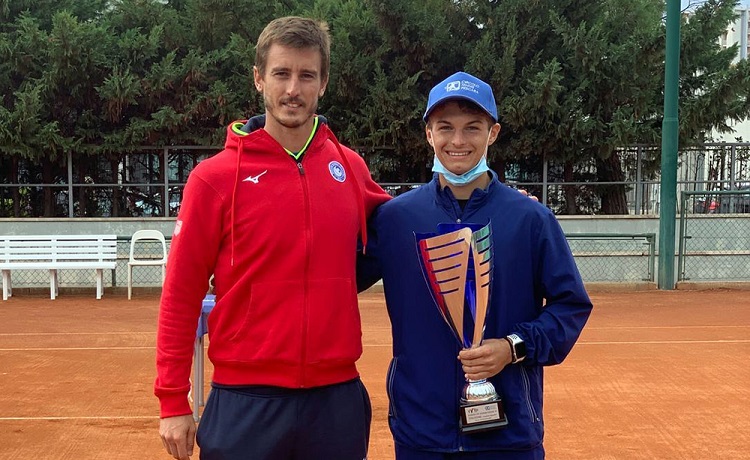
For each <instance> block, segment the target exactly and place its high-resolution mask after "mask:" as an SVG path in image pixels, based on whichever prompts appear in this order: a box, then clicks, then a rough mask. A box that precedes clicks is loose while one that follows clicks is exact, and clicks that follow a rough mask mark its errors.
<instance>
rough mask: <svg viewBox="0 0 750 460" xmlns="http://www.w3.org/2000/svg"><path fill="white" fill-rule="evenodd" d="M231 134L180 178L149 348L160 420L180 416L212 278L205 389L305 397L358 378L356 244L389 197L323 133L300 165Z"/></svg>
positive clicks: (257, 141)
mask: <svg viewBox="0 0 750 460" xmlns="http://www.w3.org/2000/svg"><path fill="white" fill-rule="evenodd" d="M239 123H242V122H239ZM235 125H237V123H233V124H232V125H230V127H229V128H228V130H227V131H228V134H227V140H226V143H225V149H224V150H223V151H222V152H220V153H218V154H217V155H215V156H213V157H211V158H209V159H206V160H204V161H202V162H201V163H200V164H198V166H197V167H196V168H195V169H194V170H193V171H192V173H191V174H190V176H189V178H188V181H187V184H186V186H185V190H184V194H183V200H182V204H181V208H180V213H179V216H178V220H177V223H176V226H175V230H174V235H173V237H172V245H171V249H170V253H169V259H168V263H167V276H166V280H165V283H164V287H163V291H162V297H161V305H160V310H159V321H158V329H157V341H156V367H157V378H156V382H155V385H154V393H155V394H156V396H157V397H158V398H159V401H160V405H161V416H162V417H171V416H177V415H184V414H189V413H191V409H190V405H189V403H188V398H187V396H188V392H189V390H190V382H189V378H190V369H191V364H192V352H193V343H194V340H195V333H196V328H197V325H198V318H199V315H200V309H201V300H202V299H203V297H204V296H205V294H206V292H207V288H208V280H209V277H210V276H211V275H212V274H213V275H214V292H215V294H216V306H215V307H214V309H213V311H212V312H211V314H210V315H209V319H208V326H209V327H208V328H209V336H210V346H209V349H208V356H209V359H210V360H211V362H212V363H213V365H214V375H213V381H214V382H217V383H221V384H226V385H273V386H280V387H287V388H309V387H316V386H322V385H329V384H334V383H340V382H344V381H347V380H351V379H353V378H356V377H357V376H358V375H359V374H358V372H357V369H356V366H355V361H357V359H358V358H359V357H360V355H361V353H362V332H361V323H360V316H359V310H358V307H357V286H356V277H355V260H356V250H357V239H358V236H359V235H360V233H362V232H361V229H363V228H365V216H367V215H369V214H370V212H371V211H372V210H373V209H374V208H375V207H376V206H377V205H379V204H380V203H382V202H384V201H386V200H387V199H388V198H389V196H388V194H386V193H385V192H384V191H383V189H381V188H380V186H379V185H377V184H376V183H375V182H374V181H373V180H372V178H371V176H370V172H369V170H368V169H367V166H366V164H365V162H364V161H363V159H362V158H361V157H360V156H359V155H358V154H357V153H355V152H354V151H352V150H350V149H348V148H346V147H343V146H341V145H340V144H339V143H338V142H337V141H336V139H335V137H334V136H333V134H332V133H331V131H330V129H329V128H328V126H327V125H325V124H321V125H320V126H319V128H318V131H317V133H316V134H315V136H314V137H313V139H312V141H311V143H310V145H309V146H308V147H307V150H306V151H305V154H304V156H303V157H302V159H301V160H300V161H296V160H294V158H292V157H291V156H290V155H289V154H288V153H287V152H286V151H285V150H284V148H283V147H282V146H281V145H280V144H279V143H278V142H277V141H276V140H275V139H273V138H272V137H271V136H270V135H269V134H268V133H267V132H266V131H265V130H263V129H259V130H257V131H253V132H252V133H250V134H248V135H245V136H242V135H238V134H237V133H236V132H235V131H234V129H233V126H235ZM365 234H366V232H365ZM364 238H366V236H365V237H364Z"/></svg>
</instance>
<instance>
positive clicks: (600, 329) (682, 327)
mask: <svg viewBox="0 0 750 460" xmlns="http://www.w3.org/2000/svg"><path fill="white" fill-rule="evenodd" d="M742 328H750V325H747V326H738V325H732V324H728V325H726V326H716V325H714V326H710V325H707V324H705V325H701V326H599V327H597V326H592V327H585V326H584V328H583V330H584V331H604V330H607V331H609V330H618V329H742Z"/></svg>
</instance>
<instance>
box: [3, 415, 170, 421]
mask: <svg viewBox="0 0 750 460" xmlns="http://www.w3.org/2000/svg"><path fill="white" fill-rule="evenodd" d="M158 418H159V417H158V416H156V415H122V416H118V415H113V416H106V415H104V416H100V417H85V416H84V417H0V421H10V422H14V421H24V420H157V419H158Z"/></svg>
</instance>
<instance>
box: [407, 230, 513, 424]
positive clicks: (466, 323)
mask: <svg viewBox="0 0 750 460" xmlns="http://www.w3.org/2000/svg"><path fill="white" fill-rule="evenodd" d="M415 237H416V240H417V245H418V247H419V255H420V261H421V265H422V271H423V273H424V275H425V280H426V281H427V284H428V285H429V287H430V292H431V294H432V298H433V300H434V301H435V305H436V306H437V307H438V311H439V312H440V315H441V316H442V318H443V319H444V320H445V322H446V323H447V324H448V326H449V328H450V330H451V331H452V333H453V335H454V336H455V337H456V339H457V340H458V342H459V343H460V344H461V346H462V347H464V348H472V347H478V346H479V345H480V344H481V343H482V338H483V335H484V325H485V321H486V319H487V309H488V308H489V298H490V286H491V283H492V265H493V264H492V228H491V226H490V224H487V225H485V226H483V227H482V226H480V225H476V224H440V225H438V231H437V233H436V234H419V233H417V234H415ZM459 417H460V421H461V432H463V433H474V432H480V431H487V430H493V429H496V428H500V427H503V426H506V425H507V424H508V419H507V417H506V416H505V411H504V410H503V404H502V400H501V399H500V397H499V396H498V394H497V392H496V391H495V387H494V386H493V385H492V383H491V382H489V381H487V379H482V380H467V382H466V385H465V386H464V388H463V391H462V394H461V401H460V405H459Z"/></svg>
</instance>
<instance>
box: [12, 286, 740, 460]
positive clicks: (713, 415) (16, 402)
mask: <svg viewBox="0 0 750 460" xmlns="http://www.w3.org/2000/svg"><path fill="white" fill-rule="evenodd" d="M749 294H750V292H749V291H737V290H712V291H681V290H680V291H647V292H612V293H593V294H592V299H593V301H594V305H595V309H594V313H593V315H592V317H591V319H590V321H589V323H588V325H587V327H586V329H585V330H584V333H583V335H582V337H581V340H580V341H579V343H578V344H577V345H576V347H575V348H574V350H573V352H572V353H571V355H570V356H569V357H568V359H567V360H566V362H565V363H563V364H562V365H560V366H556V367H551V368H548V369H547V371H546V383H545V391H546V399H545V420H546V439H545V445H546V448H547V458H548V459H553V460H558V459H560V460H569V459H602V460H604V459H607V460H609V459H611V460H630V459H665V460H674V459H696V460H697V459H704V458H712V459H722V460H723V459H732V460H735V459H750V440H749V439H750V301H749V297H750V295H749ZM360 299H361V311H362V318H363V323H364V344H365V347H364V349H365V351H364V355H363V357H362V359H361V360H360V362H359V369H360V372H361V374H362V378H363V380H364V382H365V384H366V385H367V387H368V390H369V391H370V395H371V398H372V404H373V425H372V442H371V449H370V456H369V458H370V459H371V460H390V459H393V442H392V440H391V436H390V433H389V431H388V425H387V407H388V400H387V397H386V394H385V373H386V369H387V366H388V362H389V359H390V352H391V350H390V329H389V323H388V317H387V314H386V311H385V308H384V303H383V297H382V294H363V295H362V296H361V297H360ZM157 308H158V298H157V297H156V296H153V295H150V296H143V295H137V294H136V295H135V296H134V298H133V300H131V301H128V300H127V299H126V298H125V297H123V296H117V295H111V294H107V295H105V297H104V298H103V299H102V300H100V301H96V300H95V299H94V298H93V294H92V295H91V296H90V297H89V296H87V295H86V296H70V295H62V296H61V297H58V299H57V300H54V301H51V300H49V298H45V297H42V296H38V297H36V296H29V295H20V293H19V295H17V296H14V297H13V298H11V299H10V300H8V301H6V302H2V303H0V311H2V318H3V319H2V321H0V458H1V459H3V460H11V459H12V460H42V459H44V460H46V459H56V460H57V459H76V460H85V459H108V460H115V459H138V460H141V459H157V460H158V459H165V460H168V459H169V458H171V457H170V456H169V455H167V454H166V453H165V452H164V451H163V447H162V445H161V441H160V440H159V438H158V433H157V426H158V418H157V417H158V409H157V401H156V398H155V397H154V396H153V394H152V384H153V379H154V337H155V334H154V329H155V324H156V314H157ZM207 367H208V369H207V379H206V380H207V381H209V380H210V371H211V368H210V365H209V366H207ZM193 458H195V459H197V458H198V455H197V452H196V453H195V455H194V456H193Z"/></svg>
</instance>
